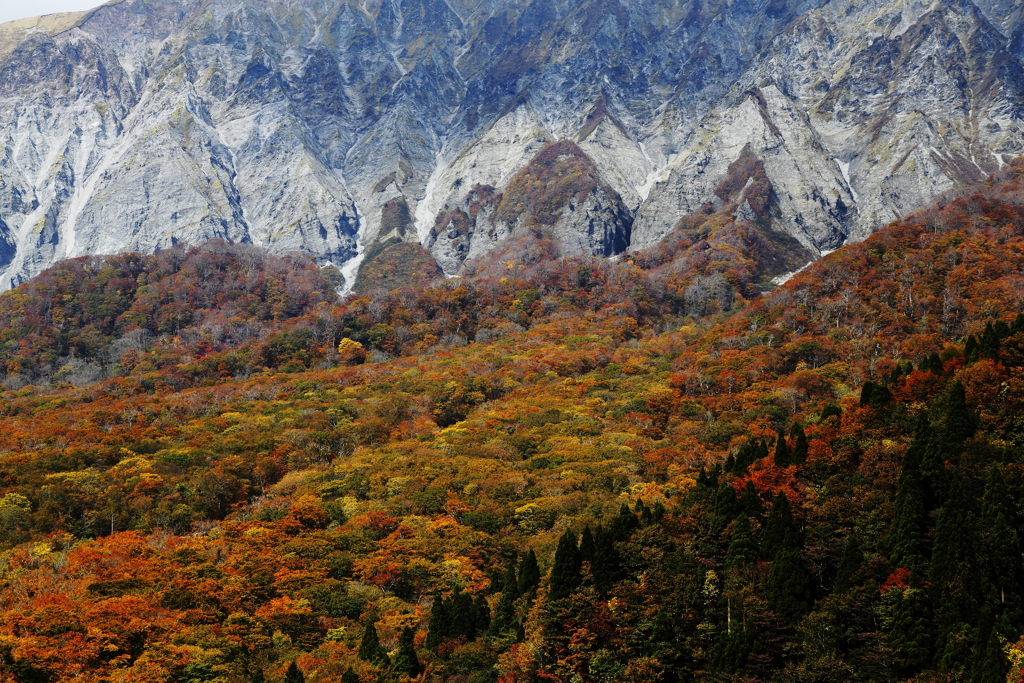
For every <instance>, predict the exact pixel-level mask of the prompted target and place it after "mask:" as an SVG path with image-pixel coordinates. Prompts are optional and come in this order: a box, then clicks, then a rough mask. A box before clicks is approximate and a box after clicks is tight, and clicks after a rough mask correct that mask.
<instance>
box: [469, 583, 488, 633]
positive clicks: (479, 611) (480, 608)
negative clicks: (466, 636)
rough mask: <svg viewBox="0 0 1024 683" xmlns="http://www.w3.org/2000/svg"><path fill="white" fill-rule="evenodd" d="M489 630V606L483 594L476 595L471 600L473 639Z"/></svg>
mask: <svg viewBox="0 0 1024 683" xmlns="http://www.w3.org/2000/svg"><path fill="white" fill-rule="evenodd" d="M490 628H491V606H490V605H488V604H487V598H485V597H484V594H483V593H478V594H477V596H476V598H475V599H474V600H473V638H474V639H475V638H476V637H477V636H481V635H483V634H485V633H487V631H489V630H490Z"/></svg>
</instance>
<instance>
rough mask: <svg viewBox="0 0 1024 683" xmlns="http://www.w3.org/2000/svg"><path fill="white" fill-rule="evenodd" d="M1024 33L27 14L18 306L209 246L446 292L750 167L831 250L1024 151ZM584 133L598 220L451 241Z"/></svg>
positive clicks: (360, 8)
mask: <svg viewBox="0 0 1024 683" xmlns="http://www.w3.org/2000/svg"><path fill="white" fill-rule="evenodd" d="M1022 35H1024V28H1022V24H1021V20H1020V13H1019V12H1017V11H1016V10H1015V9H1014V6H1012V5H1011V3H1009V2H1008V0H999V1H995V0H984V2H979V3H978V4H973V3H971V2H970V1H969V0H942V1H941V2H935V3H931V2H928V3H925V2H918V1H916V0H899V1H898V2H895V3H892V2H882V0H868V1H867V2H852V1H850V0H808V1H806V2H784V1H781V0H753V1H746V2H734V3H706V2H701V1H700V0H682V1H675V0H673V1H670V2H659V3H639V2H631V1H627V0H558V1H557V2H540V1H539V0H536V1H530V0H511V1H508V2H504V1H501V2H499V0H487V1H485V2H482V3H469V2H462V1H456V0H449V1H446V0H369V1H368V2H364V3H356V2H354V0H348V1H343V2H335V1H331V2H328V1H327V0H301V1H300V0H269V1H264V2H255V0H182V1H175V2H171V1H170V0H113V1H112V2H109V3H108V4H107V5H104V6H103V7H100V8H98V9H96V10H93V11H91V12H87V13H79V14H75V15H56V16H51V17H46V18H43V19H40V20H37V21H27V22H13V23H11V24H5V25H3V26H0V269H2V272H0V287H9V286H12V285H14V284H17V283H19V282H21V281H23V280H24V279H25V278H27V277H29V276H31V275H32V274H34V273H37V272H39V271H40V270H41V269H43V268H44V267H46V266H47V265H49V264H51V263H53V262H54V261H55V260H57V259H60V258H64V257H68V256H76V255H81V254H87V253H110V252H120V251H124V250H129V249H138V250H142V251H152V250H156V249H161V248H165V247H167V246H169V245H172V244H175V243H178V242H183V241H189V242H198V241H202V240H205V239H209V238H211V237H221V238H225V239H229V240H232V241H236V242H248V243H253V244H257V245H261V246H266V247H268V248H270V249H271V250H272V251H274V252H276V253H285V252H289V251H292V250H300V251H303V252H306V253H309V254H311V255H313V256H314V257H315V258H316V259H317V261H318V262H320V263H333V264H335V265H337V266H338V267H339V268H341V269H342V271H343V272H344V273H345V275H346V277H347V279H348V286H351V285H352V281H353V280H354V278H355V275H356V273H357V272H358V268H359V266H360V264H361V262H362V257H363V255H365V253H366V252H367V251H368V250H370V249H371V248H373V246H374V245H375V244H378V243H382V242H388V241H391V240H394V239H395V238H396V237H397V238H398V239H399V240H400V241H406V242H419V243H420V244H422V245H423V246H425V247H428V248H429V249H430V251H431V252H432V253H433V254H434V256H435V258H437V259H438V261H439V263H440V264H441V266H442V268H443V269H444V271H445V272H446V273H448V274H452V273H455V272H457V271H458V268H459V267H460V264H461V263H463V262H465V260H466V259H467V258H476V257H478V256H480V255H483V254H485V253H487V252H488V250H489V249H491V248H493V247H494V245H496V244H497V243H498V242H500V241H501V240H502V239H506V238H508V237H510V236H512V233H513V232H514V231H515V230H517V229H522V228H523V227H524V226H526V225H527V224H528V223H530V222H531V221H534V222H535V223H536V224H537V225H541V226H547V227H545V228H544V229H545V230H547V233H546V237H545V239H552V240H554V242H555V243H557V244H558V245H560V246H559V247H558V249H560V250H562V251H566V253H597V254H611V253H615V252H619V251H622V250H623V249H626V248H629V249H637V248H642V247H646V246H649V245H651V244H654V243H656V242H657V241H658V240H659V239H661V238H662V237H663V236H665V235H666V234H668V233H669V232H670V231H672V230H673V229H674V227H675V225H676V223H677V222H678V220H679V219H680V218H681V217H682V216H684V215H691V214H693V213H695V212H696V211H697V210H698V209H699V208H700V207H701V206H703V205H704V203H705V202H707V201H710V200H711V198H712V196H713V194H714V189H715V188H716V187H717V185H718V183H720V182H721V181H722V179H723V178H724V177H725V175H726V173H727V170H728V167H729V165H730V164H732V163H733V162H734V161H736V160H737V159H738V158H739V157H740V155H741V153H742V151H743V150H744V149H749V150H750V153H752V154H754V155H755V156H756V157H757V158H758V159H760V160H761V161H762V163H763V165H764V170H765V173H766V175H767V177H768V178H769V179H770V182H771V184H772V186H773V188H774V190H775V197H776V199H775V202H776V206H777V215H775V216H774V217H773V219H772V226H773V229H775V230H781V231H783V232H786V233H787V234H789V235H790V236H792V237H793V238H794V239H795V240H797V241H798V242H799V243H801V244H802V245H803V246H804V248H805V249H807V250H809V251H810V252H811V253H818V252H819V251H821V250H826V249H832V248H835V247H836V246H838V245H839V244H841V243H843V242H845V241H848V240H850V239H861V238H863V237H864V236H866V235H867V234H869V233H870V232H871V231H872V230H873V229H875V228H876V227H877V226H879V225H880V224H882V223H884V222H886V221H888V220H890V219H892V218H893V216H894V215H902V214H903V213H905V212H907V211H909V210H911V209H913V208H915V207H917V206H919V205H920V204H921V203H923V202H924V200H925V199H927V198H928V197H930V196H932V195H934V194H935V193H936V192H940V191H943V190H947V189H950V188H953V187H956V186H957V184H958V183H961V182H964V181H968V180H973V179H976V178H977V177H979V176H980V175H981V174H984V173H987V172H989V171H991V170H993V169H996V168H998V167H999V166H1000V165H1001V164H1002V163H1003V159H1004V158H1008V156H1009V155H1013V154H1017V153H1019V152H1020V151H1022V150H1024V134H1022V132H1021V126H1020V120H1021V114H1022V108H1024V98H1022V94H1024V93H1022V88H1024V70H1022V68H1021V62H1020V59H1021V55H1022V54H1024V47H1022V46H1024V40H1022V38H1021V36H1022ZM560 141H573V143H574V144H575V145H576V146H577V147H578V149H579V150H581V153H582V154H584V155H585V157H586V159H587V160H588V163H589V164H592V166H593V171H588V172H589V173H591V174H592V175H593V176H594V178H595V179H597V180H596V181H595V182H597V189H596V190H594V191H593V192H591V193H590V194H589V195H588V197H589V199H588V200H587V201H584V202H582V203H580V202H574V203H571V204H566V205H565V207H563V208H564V209H565V211H563V212H562V213H560V214H559V217H558V218H557V219H556V220H554V222H552V223H544V222H543V221H540V222H538V221H537V220H536V219H537V215H533V214H530V215H527V214H529V212H528V211H521V212H520V213H519V214H517V215H516V216H515V217H511V214H509V215H506V214H505V213H501V212H499V208H498V206H495V207H494V209H493V211H495V212H498V213H500V215H498V213H496V214H495V216H496V217H495V218H494V220H495V221H496V222H490V221H491V218H488V216H489V215H490V214H487V212H486V211H485V212H484V214H485V215H483V217H482V218H481V217H480V216H477V218H476V220H478V221H483V222H482V223H479V225H477V227H475V228H474V229H473V233H472V236H471V237H468V236H467V235H466V234H460V236H459V237H457V238H449V237H446V235H448V234H449V233H451V232H453V230H451V229H447V231H444V230H445V228H446V226H445V225H440V224H441V223H444V221H443V220H442V218H443V217H444V215H445V214H450V213H451V212H452V211H455V210H457V209H458V210H462V211H463V212H466V208H467V205H466V204H465V201H464V200H466V197H467V192H469V191H470V190H471V189H472V188H474V187H476V186H481V187H486V186H489V187H492V188H494V191H495V192H496V193H498V194H500V195H501V196H502V201H506V208H508V207H509V206H511V204H508V203H507V202H511V201H512V198H514V195H516V192H512V193H511V196H512V198H508V197H510V193H509V187H510V186H511V184H514V183H515V182H516V180H515V179H516V178H519V177H521V174H522V173H531V171H528V170H527V169H528V168H529V165H530V164H532V163H533V162H534V160H535V159H536V158H537V156H538V154H543V150H544V149H546V147H545V146H546V145H549V144H551V143H556V142H558V144H562V143H561V142H560ZM573 158H577V157H576V156H573ZM468 201H470V203H472V201H473V200H468ZM396 202H400V203H402V204H404V206H405V207H406V208H407V210H408V216H409V221H408V225H407V226H406V227H405V229H404V232H403V234H402V235H397V234H395V233H394V231H393V229H392V228H389V227H388V225H387V221H388V218H387V216H386V215H385V214H386V207H389V206H396V205H397V204H396ZM588 202H589V203H588ZM460 207H461V208H460ZM467 215H468V214H467ZM439 216H440V217H441V218H439ZM531 216H532V218H531ZM449 222H450V221H449ZM454 232H455V233H456V234H459V231H458V229H455V230H454ZM460 249H461V251H460ZM377 251H378V252H379V250H377Z"/></svg>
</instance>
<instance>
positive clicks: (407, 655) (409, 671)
mask: <svg viewBox="0 0 1024 683" xmlns="http://www.w3.org/2000/svg"><path fill="white" fill-rule="evenodd" d="M394 670H395V671H396V672H398V673H400V674H405V675H406V676H408V677H410V678H414V677H416V676H419V675H420V672H421V671H423V667H422V666H421V665H420V660H419V658H418V657H417V656H416V644H415V634H414V633H413V631H412V628H410V627H408V626H406V627H405V628H404V629H403V630H402V634H401V635H400V636H399V637H398V652H397V653H395V665H394Z"/></svg>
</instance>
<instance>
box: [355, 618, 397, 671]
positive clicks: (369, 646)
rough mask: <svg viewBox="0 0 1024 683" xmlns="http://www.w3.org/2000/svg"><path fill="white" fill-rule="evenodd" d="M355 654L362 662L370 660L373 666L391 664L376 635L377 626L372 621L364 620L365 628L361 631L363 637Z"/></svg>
mask: <svg viewBox="0 0 1024 683" xmlns="http://www.w3.org/2000/svg"><path fill="white" fill-rule="evenodd" d="M357 656H358V657H359V659H361V660H363V661H364V662H370V663H371V664H373V665H374V666H380V667H385V666H390V665H391V660H390V659H388V653H387V650H385V649H384V646H383V645H381V644H380V639H379V638H378V637H377V627H376V626H375V625H374V623H373V622H372V621H367V622H366V630H364V631H363V639H362V641H361V642H360V643H359V652H358V653H357Z"/></svg>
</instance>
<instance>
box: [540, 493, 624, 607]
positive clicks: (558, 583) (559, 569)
mask: <svg viewBox="0 0 1024 683" xmlns="http://www.w3.org/2000/svg"><path fill="white" fill-rule="evenodd" d="M628 514H629V516H630V517H633V513H628ZM633 519H636V518H635V517H634V518H633ZM581 564H582V560H581V558H580V551H579V546H578V545H577V544H576V534H574V533H573V532H572V529H568V530H566V532H565V533H564V534H562V537H561V538H560V539H558V547H557V548H556V549H555V562H554V565H553V566H552V567H551V585H550V587H549V597H550V598H551V599H552V600H561V599H562V598H567V597H569V594H570V593H572V591H573V590H575V589H576V588H577V587H579V585H580V584H581V583H582V581H583V577H582V575H581V574H580V567H581Z"/></svg>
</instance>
